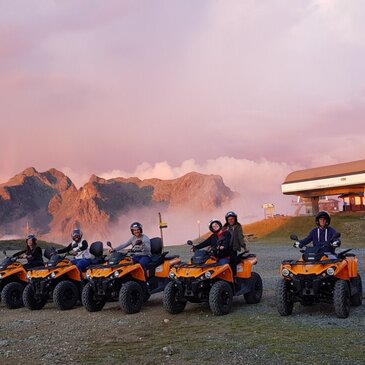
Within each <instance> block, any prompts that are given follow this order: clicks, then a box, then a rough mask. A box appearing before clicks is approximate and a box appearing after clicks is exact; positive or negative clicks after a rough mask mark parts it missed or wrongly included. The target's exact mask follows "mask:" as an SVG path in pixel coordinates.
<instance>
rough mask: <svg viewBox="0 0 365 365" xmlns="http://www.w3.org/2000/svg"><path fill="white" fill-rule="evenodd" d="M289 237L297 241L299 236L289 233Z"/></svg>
mask: <svg viewBox="0 0 365 365" xmlns="http://www.w3.org/2000/svg"><path fill="white" fill-rule="evenodd" d="M290 239H291V240H293V241H299V238H298V236H297V235H296V234H291V235H290Z"/></svg>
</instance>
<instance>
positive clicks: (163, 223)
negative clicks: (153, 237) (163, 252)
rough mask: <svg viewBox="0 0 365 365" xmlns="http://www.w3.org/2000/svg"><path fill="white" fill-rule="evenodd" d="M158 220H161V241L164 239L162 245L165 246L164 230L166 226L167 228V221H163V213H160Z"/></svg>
mask: <svg viewBox="0 0 365 365" xmlns="http://www.w3.org/2000/svg"><path fill="white" fill-rule="evenodd" d="M158 220H159V223H160V224H159V227H160V234H161V241H162V247H164V244H163V232H162V230H163V229H164V228H167V223H166V222H162V216H161V213H158Z"/></svg>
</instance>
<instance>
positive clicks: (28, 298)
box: [23, 284, 47, 310]
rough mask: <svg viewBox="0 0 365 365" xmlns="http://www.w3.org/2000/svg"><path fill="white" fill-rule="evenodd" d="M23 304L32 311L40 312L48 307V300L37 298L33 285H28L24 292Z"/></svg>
mask: <svg viewBox="0 0 365 365" xmlns="http://www.w3.org/2000/svg"><path fill="white" fill-rule="evenodd" d="M23 303H24V306H25V307H27V308H28V309H30V310H40V309H42V308H43V307H44V306H45V305H46V303H47V298H43V297H39V298H37V297H36V296H35V293H34V290H33V287H32V285H31V284H28V285H27V286H26V287H25V288H24V291H23Z"/></svg>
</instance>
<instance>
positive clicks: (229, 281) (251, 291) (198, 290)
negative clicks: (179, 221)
mask: <svg viewBox="0 0 365 365" xmlns="http://www.w3.org/2000/svg"><path fill="white" fill-rule="evenodd" d="M188 244H190V245H192V242H191V241H188ZM216 253H217V248H213V249H211V250H210V251H205V250H198V251H196V252H195V253H194V255H193V257H192V258H191V261H190V263H180V264H178V265H175V266H174V267H173V268H172V269H171V271H170V274H169V276H170V279H171V282H170V283H168V284H167V286H166V288H165V290H164V294H163V306H164V308H165V310H166V311H167V312H169V313H171V314H177V313H180V312H182V311H183V310H184V309H185V306H186V303H187V302H191V303H202V302H208V303H209V306H210V309H211V311H212V312H213V314H214V315H216V316H220V315H225V314H228V313H229V312H231V310H232V302H233V296H239V295H243V296H244V298H245V300H246V302H247V303H249V304H255V303H259V302H260V300H261V297H262V290H263V285H262V279H261V277H260V275H259V274H258V273H256V272H253V271H252V267H253V265H256V263H257V258H256V255H253V254H244V253H242V254H240V255H238V260H237V262H238V264H237V274H236V275H235V276H233V273H232V269H231V267H230V265H229V264H224V265H219V264H218V259H217V258H216Z"/></svg>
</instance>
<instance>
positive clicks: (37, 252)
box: [13, 234, 44, 270]
mask: <svg viewBox="0 0 365 365" xmlns="http://www.w3.org/2000/svg"><path fill="white" fill-rule="evenodd" d="M15 256H19V257H21V258H22V259H27V261H28V263H27V264H24V265H23V266H24V269H25V270H29V269H31V268H32V267H37V266H43V265H44V262H43V256H42V249H41V248H40V247H39V246H37V237H36V236H35V235H34V234H30V235H28V237H27V238H26V239H25V250H23V251H19V252H17V253H15V254H14V255H13V257H15Z"/></svg>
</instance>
